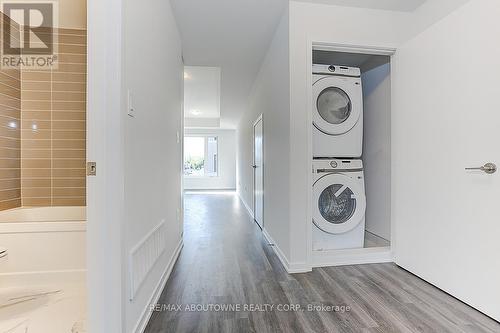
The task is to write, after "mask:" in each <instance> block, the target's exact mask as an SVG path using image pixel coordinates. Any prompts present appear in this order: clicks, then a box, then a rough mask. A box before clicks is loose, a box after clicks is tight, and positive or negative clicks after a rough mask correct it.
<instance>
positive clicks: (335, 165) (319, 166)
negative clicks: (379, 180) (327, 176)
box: [313, 159, 363, 173]
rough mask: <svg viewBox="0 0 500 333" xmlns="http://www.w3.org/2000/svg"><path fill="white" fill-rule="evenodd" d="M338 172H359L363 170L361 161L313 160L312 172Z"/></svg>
mask: <svg viewBox="0 0 500 333" xmlns="http://www.w3.org/2000/svg"><path fill="white" fill-rule="evenodd" d="M334 169H335V170H338V171H342V170H345V171H348V170H353V171H360V170H363V161H362V160H359V159H315V160H314V161H313V172H314V173H316V172H319V171H320V170H321V171H322V172H325V171H327V170H334Z"/></svg>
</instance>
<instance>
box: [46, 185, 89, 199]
mask: <svg viewBox="0 0 500 333" xmlns="http://www.w3.org/2000/svg"><path fill="white" fill-rule="evenodd" d="M52 196H53V197H54V198H57V197H59V198H61V197H62V198H64V197H84V196H85V188H69V187H65V188H63V187H61V188H53V189H52Z"/></svg>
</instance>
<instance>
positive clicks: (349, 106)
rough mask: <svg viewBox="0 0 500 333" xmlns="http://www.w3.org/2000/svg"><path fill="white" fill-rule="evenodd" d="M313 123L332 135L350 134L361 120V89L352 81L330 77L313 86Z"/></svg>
mask: <svg viewBox="0 0 500 333" xmlns="http://www.w3.org/2000/svg"><path fill="white" fill-rule="evenodd" d="M312 90H313V123H314V126H316V128H318V129H319V130H320V131H322V132H324V133H326V134H330V135H341V134H344V133H347V132H349V131H350V130H351V129H352V128H353V127H354V125H356V123H357V122H358V120H359V117H360V115H361V112H362V108H363V106H362V105H361V100H360V97H361V87H360V86H359V85H356V84H355V82H354V81H353V80H352V79H349V78H339V77H336V76H328V77H325V78H322V79H320V80H318V81H317V82H316V83H314V85H313V89H312Z"/></svg>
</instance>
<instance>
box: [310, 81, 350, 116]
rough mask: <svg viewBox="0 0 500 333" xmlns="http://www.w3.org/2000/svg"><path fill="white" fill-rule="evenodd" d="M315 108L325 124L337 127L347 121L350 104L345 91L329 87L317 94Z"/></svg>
mask: <svg viewBox="0 0 500 333" xmlns="http://www.w3.org/2000/svg"><path fill="white" fill-rule="evenodd" d="M316 108H317V110H318V113H319V115H320V116H321V118H323V119H324V120H325V121H326V122H328V123H330V124H333V125H338V124H342V123H343V122H344V121H346V120H347V119H349V116H350V115H351V110H352V104H351V99H350V98H349V96H348V95H347V94H346V93H345V91H343V90H342V89H340V88H337V87H329V88H326V89H325V90H323V91H322V92H321V93H320V94H319V96H318V99H317V101H316Z"/></svg>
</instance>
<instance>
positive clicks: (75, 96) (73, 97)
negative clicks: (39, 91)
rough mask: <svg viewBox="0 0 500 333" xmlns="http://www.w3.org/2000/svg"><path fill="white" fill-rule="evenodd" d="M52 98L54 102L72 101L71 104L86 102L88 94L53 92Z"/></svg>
mask: <svg viewBox="0 0 500 333" xmlns="http://www.w3.org/2000/svg"><path fill="white" fill-rule="evenodd" d="M52 98H53V100H54V101H70V102H85V101H86V100H87V96H86V94H85V93H84V92H83V93H81V92H68V91H67V92H53V93H52Z"/></svg>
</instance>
